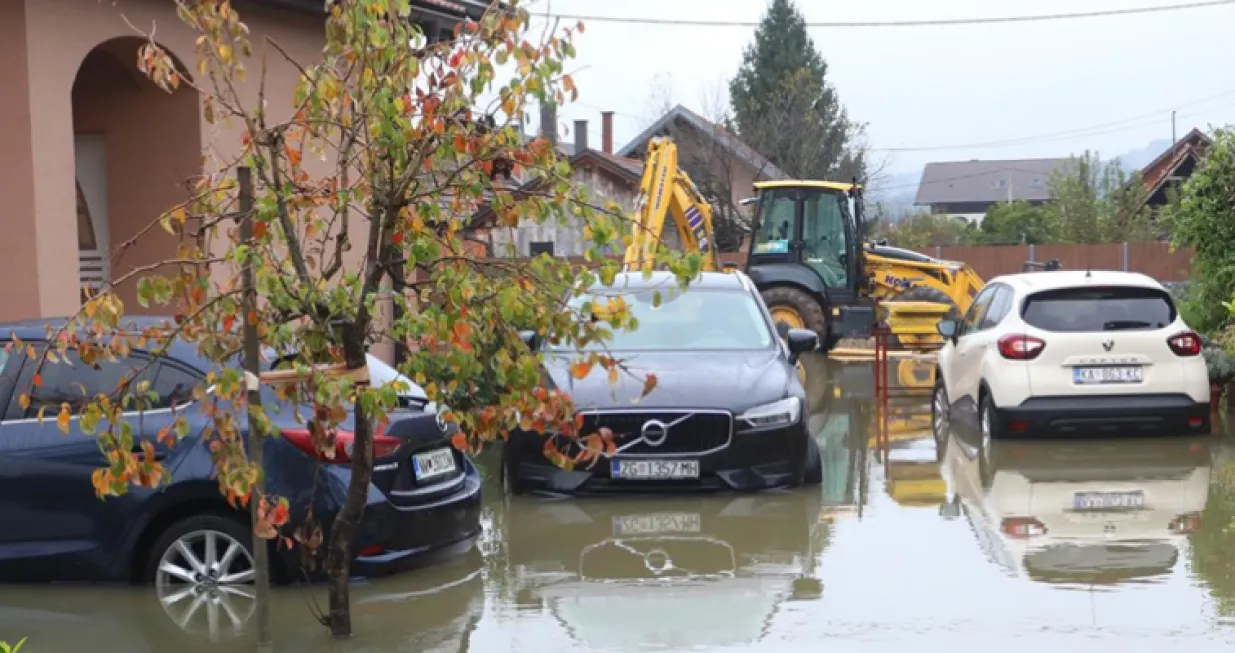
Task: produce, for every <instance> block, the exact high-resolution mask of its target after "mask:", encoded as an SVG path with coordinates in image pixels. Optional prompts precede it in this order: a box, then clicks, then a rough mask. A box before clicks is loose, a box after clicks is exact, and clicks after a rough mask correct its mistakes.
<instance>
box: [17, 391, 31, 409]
mask: <svg viewBox="0 0 1235 653" xmlns="http://www.w3.org/2000/svg"><path fill="white" fill-rule="evenodd" d="M17 403H18V404H21V409H22V410H30V395H28V394H24V393H23V394H22V395H21V396H20V397H18V398H17Z"/></svg>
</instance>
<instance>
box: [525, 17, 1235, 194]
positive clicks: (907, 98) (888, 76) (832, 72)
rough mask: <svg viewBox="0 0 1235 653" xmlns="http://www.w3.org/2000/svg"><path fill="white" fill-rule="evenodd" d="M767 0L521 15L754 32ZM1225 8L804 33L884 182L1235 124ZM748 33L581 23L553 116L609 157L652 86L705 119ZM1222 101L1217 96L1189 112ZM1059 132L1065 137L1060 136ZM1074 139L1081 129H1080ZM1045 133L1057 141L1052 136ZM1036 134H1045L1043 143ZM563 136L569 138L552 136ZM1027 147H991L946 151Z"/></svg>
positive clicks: (1116, 148)
mask: <svg viewBox="0 0 1235 653" xmlns="http://www.w3.org/2000/svg"><path fill="white" fill-rule="evenodd" d="M1182 1H1183V0H1036V1H1035V2H1032V3H1031V2H1013V1H1009V0H1001V1H992V0H930V1H929V2H924V1H923V0H862V1H861V2H838V1H833V0H797V5H798V7H799V8H800V9H801V10H802V12H803V14H804V15H805V17H806V20H807V21H808V22H811V21H833V22H835V21H845V22H849V21H890V20H923V19H939V18H973V17H985V16H1015V15H1038V14H1046V13H1054V12H1061V13H1075V12H1082V11H1094V10H1104V9H1116V8H1122V7H1129V6H1155V5H1169V4H1179V3H1181V2H1182ZM767 4H768V3H767V2H766V1H765V0H620V1H612V2H602V1H600V0H535V2H534V4H532V5H530V7H529V8H530V9H531V10H532V11H533V12H544V11H545V8H546V6H548V7H549V8H550V10H551V11H552V12H553V13H558V14H584V15H596V16H624V17H632V16H633V17H646V18H657V19H697V20H722V21H746V22H751V21H757V20H759V18H760V16H761V14H762V12H763V10H764V9H765V8H766V6H767ZM1232 28H1235V5H1228V6H1219V7H1209V8H1200V9H1192V10H1184V11H1175V12H1166V13H1157V14H1146V15H1134V16H1121V17H1108V18H1087V19H1073V20H1066V21H1051V22H1043V23H1020V24H1015V23H1014V24H1002V25H978V26H945V27H903V28H889V27H881V28H811V30H810V32H811V36H812V38H813V39H814V41H815V45H816V47H817V48H818V49H819V50H820V51H821V53H822V54H823V56H824V58H825V59H826V60H827V62H828V66H829V70H828V78H829V80H830V81H831V83H832V84H834V85H835V87H836V88H837V90H838V91H839V94H840V98H841V101H842V102H843V103H844V104H845V105H846V107H847V108H848V110H849V114H850V116H852V117H853V118H854V119H856V120H859V121H862V122H866V123H868V125H869V127H868V130H869V139H870V144H871V146H872V147H873V148H879V149H886V148H924V147H925V148H935V147H942V148H945V149H934V150H928V151H902V152H884V153H882V154H881V156H887V157H890V160H889V163H890V166H891V167H890V170H892V171H894V172H901V173H903V172H905V171H911V170H916V169H917V168H919V167H920V166H921V165H922V164H924V163H926V162H928V161H935V160H957V159H971V158H983V159H993V158H1020V157H1049V156H1066V155H1068V154H1070V153H1074V152H1081V151H1084V150H1085V149H1086V148H1089V149H1093V150H1098V151H1100V152H1101V153H1102V154H1104V155H1110V156H1114V155H1118V154H1122V153H1124V152H1127V151H1129V150H1134V149H1140V148H1143V147H1145V146H1146V145H1147V144H1148V143H1149V142H1150V141H1153V140H1155V139H1162V138H1170V135H1171V121H1170V112H1171V109H1178V111H1179V116H1178V131H1179V133H1180V135H1182V134H1183V133H1185V132H1187V130H1188V129H1190V128H1191V127H1194V126H1200V127H1205V126H1206V125H1208V124H1211V123H1214V124H1225V123H1228V122H1235V66H1232V64H1231V61H1232V59H1231V54H1230V53H1231V50H1230V38H1231V36H1230V35H1231V34H1232ZM753 34H754V28H753V27H704V26H679V25H630V24H621V23H603V22H597V21H591V22H587V23H586V32H585V34H583V35H582V36H581V37H579V40H578V42H577V45H578V55H579V56H578V58H577V59H576V60H575V62H574V63H575V65H576V67H577V68H578V72H577V73H576V74H575V80H576V82H577V84H578V86H579V88H580V99H579V102H577V103H575V104H573V105H570V106H567V107H565V108H563V110H562V111H561V115H560V117H561V119H562V120H563V121H564V122H566V123H567V124H571V123H570V121H572V120H574V119H587V120H588V121H589V126H590V129H589V133H590V143H591V144H592V145H593V146H594V147H596V146H598V145H599V142H600V111H601V110H612V111H615V112H616V117H615V132H616V134H615V139H614V140H615V141H616V146H617V147H620V146H621V145H622V144H623V143H625V142H626V141H627V140H629V139H630V138H632V137H634V136H635V135H636V134H637V133H638V132H639V131H640V129H641V128H642V127H643V126H645V125H646V122H647V117H648V115H649V110H650V96H651V95H652V94H653V91H652V89H653V88H654V86H655V84H656V82H657V80H658V78H659V79H660V80H671V83H672V95H673V98H672V99H673V101H675V102H679V103H682V104H684V105H686V106H688V107H690V108H692V109H695V110H697V111H700V112H704V113H705V115H706V114H708V113H711V111H709V109H710V106H709V105H714V104H715V100H714V99H711V98H715V97H716V96H717V92H718V91H720V92H724V90H725V88H726V87H727V81H728V80H729V79H730V78H731V77H732V76H733V74H734V72H735V71H736V70H737V68H738V66H739V64H740V63H741V58H742V50H743V47H744V46H745V45H746V44H747V43H748V42H750V41H751V39H752V38H753ZM1221 93H1225V94H1224V95H1221V96H1220V97H1217V98H1213V99H1209V100H1208V101H1206V102H1198V101H1199V100H1205V99H1207V98H1211V97H1212V96H1215V95H1218V94H1221ZM1061 132H1071V133H1070V134H1065V135H1057V134H1060V133H1061ZM1078 132H1080V133H1078ZM1049 135H1056V136H1049ZM1047 136H1049V137H1047ZM563 138H564V139H567V138H573V137H572V136H569V135H564V136H563ZM1015 139H1025V140H1024V142H1022V143H1019V144H1015V145H1005V146H1001V147H983V148H973V147H955V146H965V145H971V144H974V143H989V142H992V141H1008V140H1015Z"/></svg>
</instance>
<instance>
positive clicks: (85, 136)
mask: <svg viewBox="0 0 1235 653" xmlns="http://www.w3.org/2000/svg"><path fill="white" fill-rule="evenodd" d="M144 43H145V41H143V40H142V39H139V38H135V37H121V38H114V39H110V40H108V41H105V42H103V43H100V44H99V45H97V46H95V47H94V48H93V49H92V50H91V51H90V52H89V54H87V55H86V57H85V59H84V60H83V61H82V63H81V65H80V67H79V68H78V71H77V76H76V78H75V79H74V82H73V89H72V106H73V139H74V140H73V145H74V164H75V165H74V168H75V173H76V174H75V184H74V188H71V189H65V190H66V192H73V193H74V194H75V196H76V206H77V222H76V224H77V243H78V266H79V275H80V282H81V284H82V292H83V296H84V293H85V292H86V289H87V288H94V289H97V288H101V287H104V286H106V285H108V284H112V283H116V287H115V290H116V292H117V293H118V294H119V296H120V298H121V300H123V301H124V303H125V306H126V311H128V312H139V311H141V310H142V309H141V307H140V306H138V304H137V302H136V301H135V299H136V295H135V287H136V280H135V279H130V280H127V281H125V282H120V280H121V279H124V277H125V275H126V274H129V273H131V272H132V271H133V270H134V269H136V268H140V267H145V266H150V265H154V264H156V263H158V262H160V261H163V260H167V259H169V258H172V257H174V255H175V252H176V241H175V239H174V238H173V237H172V236H169V235H168V234H167V233H166V232H164V231H163V230H162V229H159V228H157V227H156V228H154V229H150V228H149V227H150V226H151V224H152V223H154V222H155V221H156V220H158V217H159V216H160V215H161V214H162V213H163V212H164V211H166V210H167V209H169V208H171V207H172V206H175V205H176V204H177V203H179V202H182V201H183V200H184V199H185V198H186V197H188V192H189V190H188V189H189V183H190V180H191V179H192V178H194V177H195V176H197V175H198V174H200V172H201V151H202V138H201V118H200V109H199V96H198V94H197V92H196V91H194V90H192V88H190V87H188V86H186V85H181V86H180V88H179V89H177V90H176V91H175V92H173V93H167V92H166V91H163V90H162V89H160V88H158V87H157V86H155V84H154V83H153V82H151V81H150V80H149V79H148V78H147V77H146V76H145V74H144V73H142V72H141V71H140V70H138V68H137V57H138V51H139V49H140V48H141V47H142V45H143V44H144ZM173 56H174V55H173ZM176 65H177V67H178V68H180V69H181V70H183V69H184V67H183V66H182V65H181V64H180V62H179V61H178V60H177V61H176ZM152 310H155V311H163V310H166V309H163V308H160V307H154V308H153V309H152Z"/></svg>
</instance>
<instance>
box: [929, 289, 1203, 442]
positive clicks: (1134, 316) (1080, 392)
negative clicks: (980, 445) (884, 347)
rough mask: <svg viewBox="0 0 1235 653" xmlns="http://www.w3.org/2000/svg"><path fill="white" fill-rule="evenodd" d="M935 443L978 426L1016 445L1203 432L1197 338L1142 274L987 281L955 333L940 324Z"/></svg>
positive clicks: (986, 436)
mask: <svg viewBox="0 0 1235 653" xmlns="http://www.w3.org/2000/svg"><path fill="white" fill-rule="evenodd" d="M939 333H940V334H941V335H943V336H944V338H945V343H944V346H943V348H942V349H941V350H940V351H939V354H938V360H937V364H938V369H937V370H936V375H935V379H936V382H935V394H934V397H933V400H932V401H931V413H932V420H933V421H934V426H935V430H936V433H939V432H943V425H944V424H945V423H950V422H951V421H952V420H953V419H954V417H955V418H957V421H958V422H960V421H967V420H966V419H965V418H972V419H976V421H977V425H978V427H979V429H980V431H981V434H982V436H983V438H984V439H989V438H999V437H1002V436H1005V435H1009V434H1015V435H1029V434H1040V433H1048V432H1049V433H1057V434H1070V433H1081V434H1097V433H1102V432H1131V431H1142V430H1159V431H1169V432H1179V433H1196V432H1208V431H1209V428H1210V424H1209V412H1210V408H1209V376H1208V373H1207V371H1206V368H1205V360H1204V358H1203V357H1202V356H1201V339H1200V336H1198V335H1197V334H1196V333H1195V332H1193V331H1192V330H1191V329H1190V328H1189V327H1188V325H1187V324H1185V323H1184V321H1183V319H1182V318H1181V317H1180V316H1179V312H1178V311H1177V310H1176V308H1175V303H1174V301H1173V300H1172V299H1171V295H1170V293H1168V292H1167V291H1166V289H1165V288H1163V287H1162V284H1160V283H1158V282H1157V281H1154V280H1153V279H1151V278H1149V277H1147V276H1145V275H1143V274H1138V273H1130V272H1111V271H1099V270H1093V271H1072V270H1067V271H1051V272H1026V273H1022V274H1010V275H1005V276H1000V277H996V278H994V279H992V280H991V281H990V282H989V283H988V284H987V285H986V287H985V288H983V289H982V292H980V293H978V296H977V297H975V298H974V302H973V305H972V306H971V307H970V308H969V311H968V312H967V313H966V314H965V316H964V318H962V319H961V321H960V322H955V321H951V320H947V321H943V322H940V323H939Z"/></svg>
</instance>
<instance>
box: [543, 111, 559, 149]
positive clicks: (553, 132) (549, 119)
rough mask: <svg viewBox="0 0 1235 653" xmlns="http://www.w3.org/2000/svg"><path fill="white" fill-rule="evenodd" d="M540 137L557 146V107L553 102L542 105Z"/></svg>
mask: <svg viewBox="0 0 1235 653" xmlns="http://www.w3.org/2000/svg"><path fill="white" fill-rule="evenodd" d="M540 135H541V136H544V137H545V138H547V139H549V142H550V143H552V144H553V145H555V146H556V145H557V105H556V104H554V103H552V102H541V103H540Z"/></svg>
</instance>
